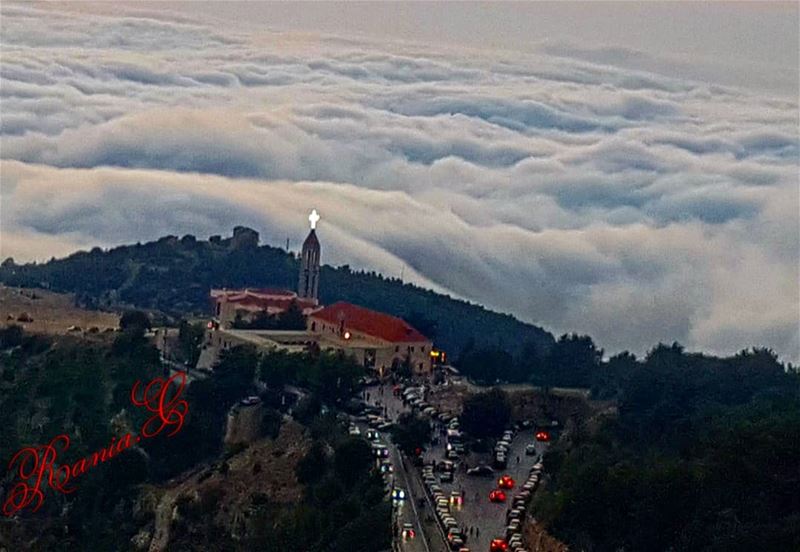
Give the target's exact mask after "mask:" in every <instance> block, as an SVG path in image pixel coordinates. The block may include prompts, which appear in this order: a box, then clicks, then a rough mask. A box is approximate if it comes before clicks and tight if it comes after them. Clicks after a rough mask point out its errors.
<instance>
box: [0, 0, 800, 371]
mask: <svg viewBox="0 0 800 552" xmlns="http://www.w3.org/2000/svg"><path fill="white" fill-rule="evenodd" d="M0 9H1V10H2V18H3V19H2V29H1V31H0V32H2V36H1V37H0V42H1V44H2V58H0V69H1V70H2V85H1V86H0V99H1V100H2V112H3V116H2V121H1V123H2V127H1V130H2V137H1V138H0V146H2V147H1V148H0V156H2V159H3V162H2V173H1V174H0V176H1V179H0V180H1V182H2V196H1V197H0V199H2V204H1V206H0V209H2V210H1V211H0V215H2V216H1V217H0V225H1V226H0V228H1V229H2V237H1V238H0V239H1V240H2V241H0V248H2V251H1V252H0V255H1V256H2V257H6V256H13V257H14V258H15V259H16V260H17V261H18V262H20V261H24V260H33V259H37V260H44V259H47V258H49V257H51V256H53V255H56V256H58V255H65V254H68V253H69V252H72V251H75V250H76V249H80V248H88V247H91V246H94V245H102V246H111V245H114V244H121V243H129V242H135V241H144V240H149V239H154V238H157V237H159V236H161V235H164V234H178V235H181V234H185V233H193V234H196V235H198V236H200V237H205V236H208V235H209V234H215V233H224V234H227V233H229V232H230V230H231V228H232V227H233V226H234V225H237V224H245V225H248V226H252V227H254V228H256V229H258V230H259V231H260V232H261V234H262V239H263V240H264V241H267V242H269V243H273V244H275V245H281V244H283V243H284V242H285V239H286V238H287V237H289V238H290V239H291V243H292V245H293V246H294V247H295V248H296V247H298V246H299V242H300V240H301V239H302V237H303V235H304V233H305V232H306V229H307V215H308V211H309V210H310V209H311V208H312V207H314V208H316V209H318V211H319V212H320V215H321V216H322V219H321V221H320V222H319V225H318V233H319V236H320V240H321V241H322V247H323V261H324V262H327V263H332V264H345V263H347V264H350V265H351V266H352V267H360V268H368V269H370V270H372V269H374V270H379V271H381V272H383V273H385V274H387V275H389V276H399V275H400V273H401V271H403V272H404V275H405V278H406V279H408V280H412V281H415V282H417V283H420V284H422V285H425V286H429V287H433V288H435V289H437V290H441V291H445V292H447V293H451V294H454V295H457V296H459V297H464V298H467V299H470V300H473V301H477V302H480V303H483V304H486V305H487V306H489V307H491V308H494V309H497V310H501V311H504V312H511V313H513V314H515V315H516V316H518V317H519V318H521V319H523V320H527V321H532V322H536V323H538V324H541V325H543V326H544V327H545V328H547V329H549V330H551V331H553V332H554V333H561V332H567V331H578V332H585V333H589V334H590V335H592V336H593V337H594V338H595V340H596V341H597V342H598V343H599V345H600V346H601V347H604V348H605V349H606V351H607V352H611V353H613V352H616V351H619V350H622V349H630V350H632V351H634V352H636V353H637V354H641V353H643V352H644V351H646V350H647V348H649V347H650V346H652V345H654V344H655V343H657V342H658V341H665V342H672V341H675V340H677V341H679V342H681V343H682V344H684V345H686V346H687V347H688V348H689V349H697V350H703V351H708V352H714V353H732V352H735V351H737V350H738V349H741V348H744V347H748V346H753V345H757V346H767V347H771V348H774V349H775V350H776V351H777V352H779V353H780V354H781V356H782V357H783V358H784V359H787V360H792V361H795V362H796V361H798V360H800V336H799V332H800V329H799V328H798V321H799V320H800V291H799V289H798V286H799V285H800V284H798V282H800V274H799V273H798V266H800V253H798V249H800V215H799V214H798V209H800V199H798V186H799V183H798V169H799V168H800V162H798V156H800V136H798V103H797V101H798V99H797V98H798V5H797V4H796V3H787V4H779V3H753V4H748V3H735V4H727V3H702V4H700V3H684V2H674V3H665V4H660V3H620V4H615V3H605V2H603V3H601V2H597V3H594V2H590V3H581V4H578V3H552V4H551V3H533V4H518V3H500V4H461V3H459V4H453V3H448V4H425V3H414V4H394V3H374V4H362V3H359V4H334V3H319V4H312V3H305V4H286V3H279V4H265V3H229V2H225V3H194V2H193V3H189V2H186V3H174V4H173V3H130V4H128V5H125V4H122V5H116V4H111V3H98V4H91V3H77V4H56V3H45V4H33V5H30V4H10V3H7V2H4V3H3V4H2V8H0ZM404 267H405V268H404ZM322 285H323V286H324V282H323V283H322Z"/></svg>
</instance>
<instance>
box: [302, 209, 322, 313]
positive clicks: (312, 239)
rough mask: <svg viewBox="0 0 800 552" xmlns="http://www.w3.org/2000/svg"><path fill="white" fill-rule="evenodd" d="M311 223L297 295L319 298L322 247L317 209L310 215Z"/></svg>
mask: <svg viewBox="0 0 800 552" xmlns="http://www.w3.org/2000/svg"><path fill="white" fill-rule="evenodd" d="M308 220H309V222H310V223H311V232H309V233H308V237H307V238H306V241H304V242H303V250H302V253H301V256H300V281H299V283H298V284H297V295H298V297H302V298H305V299H314V300H315V301H316V300H318V297H317V293H318V291H319V259H320V247H319V240H318V239H317V232H316V227H317V221H318V220H319V215H318V214H317V210H316V209H314V210H313V211H311V214H310V215H309V216H308Z"/></svg>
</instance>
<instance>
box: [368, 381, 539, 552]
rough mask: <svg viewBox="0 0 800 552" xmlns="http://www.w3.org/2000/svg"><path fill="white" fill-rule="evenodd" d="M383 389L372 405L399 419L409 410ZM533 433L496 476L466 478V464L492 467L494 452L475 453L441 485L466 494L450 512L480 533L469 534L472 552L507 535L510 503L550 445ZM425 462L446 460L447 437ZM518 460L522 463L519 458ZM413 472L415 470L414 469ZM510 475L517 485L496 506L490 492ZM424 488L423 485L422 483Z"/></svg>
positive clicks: (514, 447)
mask: <svg viewBox="0 0 800 552" xmlns="http://www.w3.org/2000/svg"><path fill="white" fill-rule="evenodd" d="M379 389H380V388H377V387H373V388H371V389H369V390H368V392H369V393H370V396H369V399H368V400H369V402H370V403H372V404H376V403H379V404H381V405H382V406H385V407H386V409H387V412H388V414H389V417H390V418H392V419H393V420H396V418H397V416H398V415H399V414H400V413H402V412H406V411H407V409H406V407H404V406H403V403H402V400H401V399H399V398H397V397H394V396H392V394H391V392H390V389H389V388H388V387H387V388H385V391H384V392H383V393H381V392H380V390H379ZM435 427H436V429H435V431H437V430H438V429H439V428H441V427H442V425H441V424H438V423H436V424H435ZM533 433H534V432H533V430H532V429H528V430H523V431H520V432H519V433H518V434H517V435H516V436H515V438H514V440H513V441H512V443H511V450H510V451H509V453H508V458H509V463H508V467H507V469H505V470H502V471H497V472H496V473H495V476H494V477H475V476H467V475H466V473H465V471H466V470H465V468H464V467H463V466H464V465H466V466H468V467H472V466H475V465H477V464H480V463H485V464H491V453H484V454H475V453H471V454H469V455H467V456H465V457H464V458H462V459H461V462H460V464H461V465H460V466H459V469H457V470H456V473H455V478H454V481H453V482H452V483H441V486H442V489H443V491H445V493H446V494H449V493H450V492H451V491H453V490H456V491H461V490H463V491H464V496H465V500H464V504H463V505H462V506H460V507H458V506H452V507H451V510H452V513H453V517H455V519H456V521H457V522H458V523H459V524H460V525H461V526H462V527H463V528H468V527H476V528H478V533H477V534H476V533H474V532H473V533H472V534H470V535H468V538H467V543H466V545H467V546H468V547H469V548H470V550H472V552H483V551H487V550H489V543H490V541H491V540H492V539H493V538H499V537H504V536H505V526H506V523H505V514H506V511H507V509H508V507H509V505H510V501H511V499H512V497H513V495H514V492H515V491H516V490H517V488H518V486H519V485H522V484H523V483H524V482H525V480H526V479H527V477H528V473H529V471H530V468H531V467H532V466H533V464H534V463H536V459H537V458H540V457H541V455H542V453H543V452H544V451H545V450H546V447H547V444H545V443H539V442H536V441H535V439H534V437H533ZM530 443H534V444H535V445H536V451H537V454H536V456H526V455H525V446H526V445H528V444H530ZM424 457H425V460H426V462H430V461H433V460H435V461H436V462H439V461H441V460H443V459H444V457H445V438H444V437H443V436H440V442H439V444H438V445H435V446H433V445H432V446H430V447H429V448H428V450H427V451H425V454H424ZM518 457H519V463H517V458H518ZM411 469H413V468H411ZM506 474H507V475H510V476H511V477H512V478H513V479H514V480H515V482H516V485H515V488H514V489H512V490H510V491H507V495H508V502H507V503H505V504H497V503H491V502H489V492H491V491H492V490H493V489H495V488H496V485H497V479H498V478H499V477H500V476H501V475H506ZM410 475H412V476H413V477H411V479H412V480H414V479H418V477H417V474H416V470H414V473H413V474H410ZM420 486H421V484H420ZM429 529H433V531H431V530H429V531H427V533H428V536H429V541H430V542H431V543H435V544H437V545H440V546H441V545H442V544H443V543H442V538H441V535H440V533H439V532H438V529H436V528H435V527H432V528H429Z"/></svg>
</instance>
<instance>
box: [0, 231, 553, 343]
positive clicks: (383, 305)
mask: <svg viewBox="0 0 800 552" xmlns="http://www.w3.org/2000/svg"><path fill="white" fill-rule="evenodd" d="M237 230H242V229H237ZM244 230H246V229H244ZM241 234H242V235H244V233H241ZM298 270H299V261H298V260H297V259H296V258H295V256H294V254H292V253H290V252H287V251H286V250H284V249H280V248H277V247H272V246H269V245H258V243H257V241H255V242H254V241H253V240H242V239H236V237H233V238H227V239H222V238H220V237H219V236H212V237H211V238H209V240H199V239H197V238H195V237H194V236H192V235H186V236H183V237H182V238H178V237H177V236H165V237H163V238H160V239H158V240H156V241H153V242H148V243H144V244H141V243H137V244H135V245H124V246H120V247H114V248H111V249H107V250H104V249H101V248H99V247H95V248H93V249H92V250H90V251H79V252H77V253H73V254H72V255H69V256H68V257H65V258H63V259H51V260H50V261H48V262H46V263H29V264H24V265H17V264H15V263H14V262H13V260H11V259H6V261H4V262H3V263H2V265H0V282H2V283H4V284H6V285H8V286H21V287H40V288H47V289H50V290H52V291H58V292H66V293H74V294H75V300H76V302H77V303H78V304H79V305H81V306H86V307H90V308H119V307H137V308H144V309H153V310H159V311H163V312H165V313H167V314H171V315H175V316H184V317H185V316H192V315H203V314H207V313H208V312H209V296H208V294H209V290H210V289H211V288H212V287H229V288H237V287H285V288H288V289H294V287H295V286H296V283H297V282H296V280H297V273H298ZM320 281H321V284H320V300H321V302H322V303H323V304H330V303H333V302H334V301H338V300H343V301H349V302H352V303H356V304H359V305H362V306H365V307H368V308H371V309H375V310H380V311H383V312H387V313H389V314H393V315H395V316H400V317H401V318H404V319H406V320H408V321H409V322H410V323H411V324H412V325H414V326H416V327H417V328H418V329H419V330H421V331H422V332H423V333H426V334H428V335H429V336H431V337H433V339H434V342H435V343H436V345H437V346H438V347H441V348H443V349H445V350H446V351H448V353H450V355H451V358H452V357H453V356H454V355H457V354H458V353H459V352H460V351H461V350H462V349H463V348H464V347H465V346H466V345H467V344H468V343H471V342H474V343H475V344H476V345H479V346H480V345H485V346H497V347H502V348H504V349H506V350H509V351H512V352H515V353H518V352H520V351H521V350H522V348H523V347H524V346H525V345H526V344H528V343H533V344H534V345H536V347H537V349H538V350H546V349H548V348H549V347H550V345H551V344H552V343H553V336H552V335H551V334H550V333H549V332H547V331H545V330H543V329H542V328H539V327H537V326H534V325H532V324H527V323H524V322H521V321H519V320H517V319H516V318H514V317H513V316H510V315H507V314H501V313H497V312H493V311H490V310H488V309H486V308H484V307H482V306H480V305H476V304H473V303H469V302H467V301H462V300H459V299H454V298H452V297H450V296H448V295H443V294H440V293H436V292H434V291H431V290H427V289H423V288H421V287H418V286H416V285H413V284H409V283H404V282H402V281H401V280H399V279H396V278H386V277H384V276H382V275H380V274H377V273H375V272H363V271H354V270H351V269H350V267H349V266H347V265H344V266H340V267H332V266H329V265H323V266H322V268H321V275H320Z"/></svg>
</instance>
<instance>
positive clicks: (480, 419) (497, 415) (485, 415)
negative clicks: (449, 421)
mask: <svg viewBox="0 0 800 552" xmlns="http://www.w3.org/2000/svg"><path fill="white" fill-rule="evenodd" d="M510 420H511V405H510V404H509V402H508V395H506V393H505V392H504V391H503V390H502V389H498V388H493V389H491V390H489V391H487V392H486V393H478V394H476V395H472V396H470V397H468V398H467V399H466V400H465V401H464V410H463V412H462V414H461V426H462V427H463V428H464V431H466V432H467V433H469V434H470V435H472V436H474V437H478V438H482V437H496V436H497V435H500V434H501V433H502V432H503V430H504V429H505V428H506V427H507V426H508V423H509V421H510Z"/></svg>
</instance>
